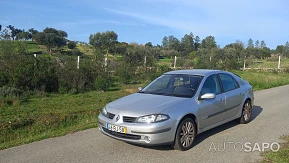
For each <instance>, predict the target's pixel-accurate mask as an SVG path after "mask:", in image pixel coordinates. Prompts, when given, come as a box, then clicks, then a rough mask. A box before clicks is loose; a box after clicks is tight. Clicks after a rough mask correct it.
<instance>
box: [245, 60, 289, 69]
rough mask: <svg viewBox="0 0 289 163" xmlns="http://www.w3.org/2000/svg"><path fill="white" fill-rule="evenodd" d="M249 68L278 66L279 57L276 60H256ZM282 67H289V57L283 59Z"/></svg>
mask: <svg viewBox="0 0 289 163" xmlns="http://www.w3.org/2000/svg"><path fill="white" fill-rule="evenodd" d="M248 68H278V59H277V58H276V59H275V60H255V62H254V64H252V65H250V66H249V67H248ZM280 68H289V59H288V58H287V59H283V58H282V59H281V62H280Z"/></svg>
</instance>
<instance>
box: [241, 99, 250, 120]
mask: <svg viewBox="0 0 289 163" xmlns="http://www.w3.org/2000/svg"><path fill="white" fill-rule="evenodd" d="M251 117H252V105H251V101H249V100H247V101H246V102H245V103H244V105H243V109H242V114H241V117H240V118H239V119H238V122H239V123H240V124H247V123H249V122H250V120H251Z"/></svg>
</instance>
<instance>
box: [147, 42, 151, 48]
mask: <svg viewBox="0 0 289 163" xmlns="http://www.w3.org/2000/svg"><path fill="white" fill-rule="evenodd" d="M145 46H146V47H150V48H152V47H153V44H152V42H147V43H146V44H145Z"/></svg>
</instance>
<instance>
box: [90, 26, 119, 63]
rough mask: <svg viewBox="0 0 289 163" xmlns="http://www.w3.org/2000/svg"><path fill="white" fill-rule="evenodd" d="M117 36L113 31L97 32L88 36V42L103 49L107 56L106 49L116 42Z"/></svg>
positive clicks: (111, 47)
mask: <svg viewBox="0 0 289 163" xmlns="http://www.w3.org/2000/svg"><path fill="white" fill-rule="evenodd" d="M117 37H118V35H117V34H116V33H115V32H114V31H106V32H101V33H100V32H97V33H96V34H91V35H90V36H89V44H90V45H92V46H93V47H95V48H100V49H105V50H106V57H107V58H108V51H109V50H110V49H111V50H112V49H113V46H114V45H115V44H116V43H117Z"/></svg>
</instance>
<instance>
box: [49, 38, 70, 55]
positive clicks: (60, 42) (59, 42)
mask: <svg viewBox="0 0 289 163" xmlns="http://www.w3.org/2000/svg"><path fill="white" fill-rule="evenodd" d="M44 45H46V46H47V48H48V49H49V53H50V55H52V48H55V47H61V46H64V45H66V40H65V39H64V38H62V37H59V36H58V35H57V34H55V33H46V34H45V41H44Z"/></svg>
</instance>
